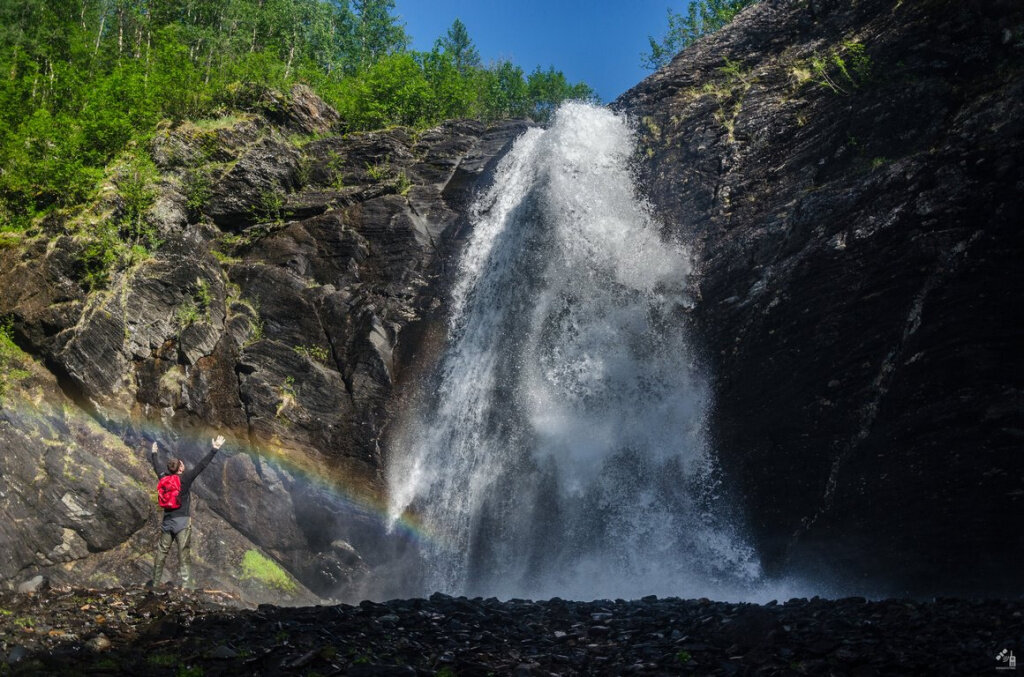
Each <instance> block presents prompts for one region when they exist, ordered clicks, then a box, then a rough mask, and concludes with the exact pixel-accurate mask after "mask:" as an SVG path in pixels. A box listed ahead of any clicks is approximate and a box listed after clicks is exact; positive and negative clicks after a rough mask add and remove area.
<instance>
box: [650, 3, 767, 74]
mask: <svg viewBox="0 0 1024 677" xmlns="http://www.w3.org/2000/svg"><path fill="white" fill-rule="evenodd" d="M755 2H757V0H692V2H690V6H689V11H688V12H687V14H686V15H685V16H684V15H682V14H679V13H678V12H674V11H672V9H671V8H670V9H669V10H668V32H667V33H665V37H663V38H662V39H661V42H660V43H659V42H658V41H657V40H655V39H654V38H653V37H651V36H648V37H647V40H648V41H649V42H650V43H651V51H650V52H647V53H645V54H641V55H640V66H641V67H642V68H647V69H649V70H657V69H658V68H661V67H662V66H665V65H667V64H668V62H669V61H671V60H672V57H674V56H675V55H676V54H678V53H679V52H681V51H682V50H683V49H685V48H686V47H688V46H690V45H691V44H693V43H694V42H696V41H697V40H698V39H699V38H700V37H702V36H704V35H707V34H709V33H714V32H715V31H717V30H718V29H719V28H721V27H722V26H724V25H726V24H727V23H729V22H730V21H732V19H733V17H734V16H736V14H738V13H739V12H740V10H742V9H743V8H745V7H747V6H749V5H752V4H754V3H755Z"/></svg>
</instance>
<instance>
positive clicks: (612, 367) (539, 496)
mask: <svg viewBox="0 0 1024 677" xmlns="http://www.w3.org/2000/svg"><path fill="white" fill-rule="evenodd" d="M633 154H634V134H633V131H632V130H631V127H630V126H629V124H627V121H626V120H625V119H624V118H623V117H621V116H618V115H616V114H614V113H612V112H610V111H608V110H606V109H602V108H598V107H594V106H589V105H583V104H567V105H564V106H563V107H562V108H561V109H560V110H559V111H558V113H557V115H556V117H555V120H554V122H553V123H552V125H551V127H550V128H549V129H547V130H540V129H532V130H530V131H528V132H526V133H525V134H524V135H523V136H522V137H520V138H519V139H518V140H517V142H516V144H515V146H514V148H513V149H512V150H511V151H510V152H509V153H508V154H507V155H506V156H505V157H504V159H503V160H502V162H501V164H500V166H499V168H498V170H497V173H496V176H495V180H494V184H493V185H492V186H491V188H490V189H489V190H488V191H487V192H486V193H485V194H482V195H480V196H479V198H478V200H477V202H476V204H475V205H474V207H473V214H472V220H473V222H474V223H473V231H472V235H471V237H470V240H469V242H468V244H467V246H466V249H465V251H464V253H463V256H462V260H461V264H460V270H459V272H458V279H457V281H456V284H455V287H454V290H453V295H452V305H451V320H450V322H451V324H450V327H449V331H450V337H449V344H448V348H447V351H446V353H445V355H444V357H443V359H442V362H441V366H440V372H439V373H438V374H437V375H436V376H435V380H433V381H431V382H430V383H429V384H427V385H426V386H425V388H426V389H427V391H428V392H426V393H425V394H424V396H423V397H422V398H421V406H419V407H418V410H417V411H415V412H411V413H410V414H408V416H407V418H406V420H405V421H404V422H403V423H402V424H401V426H400V430H401V432H400V433H399V434H398V435H396V437H397V439H396V441H395V443H394V445H393V447H392V449H391V453H390V459H391V464H390V469H389V488H390V492H391V505H390V513H391V517H392V519H397V518H399V517H400V516H401V515H403V514H405V513H407V512H408V513H411V514H412V515H414V516H415V519H417V520H419V521H420V522H421V523H422V526H423V529H424V531H425V533H426V534H427V538H426V539H424V541H423V543H422V547H423V549H424V551H423V553H422V555H423V557H424V561H425V562H426V566H427V568H428V571H427V572H426V579H427V580H426V585H427V588H428V590H427V591H428V592H429V591H432V590H440V591H443V592H446V593H449V594H468V595H496V596H499V597H531V598H542V597H550V596H556V595H557V596H561V597H567V598H577V599H583V598H586V599H595V598H602V597H624V598H630V597H638V596H642V595H647V594H657V595H662V596H666V595H675V596H685V597H699V596H709V597H712V596H713V597H719V598H721V597H738V596H739V597H745V596H747V595H746V594H744V592H743V591H744V590H749V589H750V587H751V586H752V585H755V584H756V581H757V579H758V577H759V575H760V567H759V564H758V562H757V560H756V558H755V556H754V555H753V553H752V551H751V549H750V548H749V547H748V546H747V545H746V544H745V542H744V540H743V538H742V536H741V534H740V532H739V531H738V530H737V529H735V528H734V527H733V526H732V525H733V521H732V519H731V516H730V515H729V514H727V512H723V510H725V507H726V504H727V502H726V501H722V500H720V496H719V490H720V487H719V486H718V481H717V479H716V471H715V464H714V460H713V457H712V455H711V453H710V451H711V450H710V449H709V448H708V443H707V440H706V437H705V413H706V411H707V410H708V406H709V402H708V388H707V386H706V384H705V381H704V378H703V376H702V374H701V371H700V369H699V368H698V365H697V364H696V362H695V359H694V355H693V354H692V351H691V349H690V346H689V344H688V340H687V330H686V325H687V317H686V307H687V305H688V303H689V299H688V297H687V276H688V275H689V273H690V271H691V260H690V255H689V253H688V251H687V249H686V247H684V246H683V244H681V243H679V242H671V241H666V240H665V239H664V238H663V237H662V236H661V226H660V224H659V223H657V222H656V221H655V220H654V219H653V218H652V216H651V214H650V211H649V209H648V208H647V206H646V205H645V204H644V203H643V202H642V201H641V200H640V199H639V198H638V196H637V194H636V190H635V188H634V184H633V176H632V173H631V171H630V159H631V158H632V157H633Z"/></svg>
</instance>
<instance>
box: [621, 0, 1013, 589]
mask: <svg viewBox="0 0 1024 677" xmlns="http://www.w3.org/2000/svg"><path fill="white" fill-rule="evenodd" d="M616 105H617V106H618V107H620V108H622V109H624V110H626V111H628V112H630V113H631V114H633V115H634V116H635V117H636V118H637V120H638V123H639V127H640V130H641V135H642V138H643V143H644V156H643V157H642V158H641V170H640V172H641V175H642V177H643V178H644V183H645V186H646V189H647V192H648V195H649V198H650V200H651V202H652V204H653V205H654V207H655V210H656V211H657V212H658V213H659V215H660V216H661V217H662V219H663V220H664V222H665V227H666V229H667V230H668V231H670V232H671V233H674V234H677V235H679V236H681V237H683V238H684V239H687V240H689V241H692V242H695V243H696V246H697V249H698V250H699V257H700V261H701V263H700V266H701V273H700V276H699V281H698V287H699V289H698V290H697V292H698V297H699V301H698V303H697V306H696V308H695V310H694V312H693V321H694V325H695V328H696V334H697V338H698V341H699V342H700V344H701V346H702V348H703V350H704V355H705V361H706V364H707V367H708V369H709V371H710V373H711V374H713V377H714V384H715V398H716V402H715V408H714V415H713V422H712V423H713V429H714V435H715V448H716V450H717V453H718V455H719V457H720V459H721V462H722V465H723V469H724V470H725V472H726V474H727V476H728V481H727V482H726V485H727V486H733V487H734V488H735V493H736V498H737V500H738V502H739V503H740V504H741V505H742V506H743V507H744V508H745V511H746V514H747V519H748V524H749V528H750V530H751V534H752V536H753V538H754V539H755V542H756V543H757V545H758V549H759V550H760V551H761V553H762V554H763V556H764V558H765V562H766V564H768V565H769V568H770V569H771V570H772V571H774V572H775V573H780V574H785V573H789V574H803V575H809V576H811V577H812V578H813V579H816V580H817V581H818V582H819V584H822V583H824V584H828V583H836V584H837V587H838V589H839V590H843V589H847V590H848V589H856V590H861V591H864V592H868V593H873V594H880V593H881V594H884V593H890V594H892V593H899V594H902V593H915V594H925V595H928V594H938V593H990V594H1017V593H1019V591H1020V586H1021V584H1022V583H1024V578H1022V571H1024V569H1022V568H1021V566H1020V562H1021V561H1024V537H1022V536H1021V534H1020V533H1019V529H1016V528H1015V527H1014V526H1013V525H1017V524H1020V523H1021V520H1022V518H1024V455H1022V454H1021V449H1022V446H1021V445H1022V439H1024V407H1022V387H1024V373H1022V371H1021V360H1020V346H1021V345H1024V341H1022V339H1024V332H1022V330H1021V326H1022V325H1021V323H1020V317H1019V315H1020V312H1019V310H1020V290H1021V288H1022V287H1021V283H1022V275H1021V271H1022V268H1021V264H1020V262H1021V260H1022V259H1021V253H1022V244H1024V237H1022V229H1021V226H1022V223H1024V221H1022V216H1024V210H1022V203H1024V192H1022V188H1024V163H1022V162H1021V158H1024V134H1022V132H1024V11H1022V8H1021V6H1020V3H1016V2H1010V1H1005V0H994V1H986V2H981V1H966V2H961V1H956V2H953V1H948V2H947V1H943V0H931V1H922V2H903V1H902V0H900V1H892V0H858V1H856V2H848V1H845V0H844V1H839V0H810V1H806V0H805V1H777V0H765V1H764V2H761V3H759V4H757V5H755V6H753V7H751V8H750V9H748V10H747V11H745V12H743V13H742V14H741V15H740V16H739V17H737V19H736V20H735V22H734V23H733V24H731V25H730V26H728V27H727V28H725V29H723V30H722V31H720V32H718V33H716V34H714V35H712V36H710V37H709V38H706V39H704V40H702V41H701V42H699V43H698V44H696V45H694V46H693V47H691V48H690V49H687V50H685V51H684V52H683V53H682V54H681V55H679V56H678V57H677V58H676V59H675V60H674V61H673V62H672V63H671V65H669V66H668V67H666V68H665V69H663V70H662V71H659V72H658V73H656V74H654V75H652V76H651V77H650V78H648V79H647V80H645V81H644V82H642V83H641V84H639V85H638V86H637V87H635V88H634V89H633V90H631V91H630V92H628V93H626V94H625V95H624V96H623V97H622V98H621V99H620V100H619V101H618V102H617V104H616Z"/></svg>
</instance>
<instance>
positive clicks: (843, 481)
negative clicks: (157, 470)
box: [0, 0, 1024, 601]
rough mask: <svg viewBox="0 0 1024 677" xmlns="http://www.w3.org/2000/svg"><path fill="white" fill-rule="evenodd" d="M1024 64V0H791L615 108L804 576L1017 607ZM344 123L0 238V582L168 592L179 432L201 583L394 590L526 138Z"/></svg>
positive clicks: (175, 156) (296, 130) (734, 418)
mask: <svg viewBox="0 0 1024 677" xmlns="http://www.w3.org/2000/svg"><path fill="white" fill-rule="evenodd" d="M1022 73H1024V10H1022V9H1021V8H1020V4H1019V2H1015V1H1013V0H989V1H982V0H968V1H954V0H921V1H919V2H909V1H904V0H857V1H855V2H840V1H839V0H763V1H762V2H761V3H758V4H756V5H755V6H753V7H751V8H749V9H748V10H746V11H745V12H743V13H742V14H741V15H740V16H739V17H737V19H736V20H735V22H734V23H733V24H732V25H730V26H729V27H727V28H725V29H723V30H722V31H720V32H718V33H716V34H714V35H712V36H710V37H708V38H706V39H704V40H702V41H701V42H699V43H697V44H696V45H694V46H692V47H691V48H689V49H687V50H686V51H685V52H684V53H683V54H681V55H680V56H678V57H677V58H676V59H675V61H673V63H672V64H671V65H669V66H668V67H667V68H665V69H663V70H662V71H659V72H658V73H656V74H654V75H653V76H651V77H650V78H649V79H647V80H645V81H644V82H643V83H641V84H639V85H638V86H637V87H636V88H634V89H633V90H631V91H630V92H628V93H627V94H625V95H624V96H623V97H622V98H621V99H620V100H619V101H618V102H617V103H616V104H615V105H616V106H617V107H618V108H620V109H622V110H625V111H627V112H629V113H630V114H631V115H632V116H634V117H635V119H636V121H637V124H638V127H639V129H640V136H641V140H642V144H643V146H642V149H641V151H642V152H641V156H640V157H639V158H638V167H639V175H640V178H641V179H642V183H643V186H644V190H645V191H646V193H647V195H648V198H649V200H650V202H651V204H652V205H653V206H654V207H655V209H656V211H657V212H658V214H659V216H660V218H661V220H662V221H663V222H664V224H665V230H666V233H667V234H669V235H673V236H677V237H680V238H682V239H684V240H686V241H687V242H689V243H692V244H693V245H694V246H695V248H696V250H697V254H698V257H699V266H700V269H699V271H698V274H697V275H696V276H695V285H696V288H695V289H694V297H695V306H694V308H693V310H692V312H691V313H690V318H689V320H688V321H689V322H691V323H692V325H693V327H694V332H695V339H696V341H697V342H698V344H699V346H700V347H701V350H702V354H703V361H704V363H705V367H706V369H707V371H708V373H709V374H710V375H711V377H712V379H713V386H714V398H715V404H714V410H713V419H712V421H711V427H712V430H713V433H714V446H715V449H716V453H717V455H718V457H719V459H720V462H721V465H722V469H723V471H724V473H725V479H726V482H725V483H724V485H723V486H724V487H727V488H728V490H729V491H731V492H732V493H733V498H734V500H735V502H736V504H737V505H738V506H739V507H740V508H741V509H742V511H743V513H744V514H745V517H746V523H747V527H748V529H749V531H750V536H751V538H752V540H753V542H754V543H755V544H756V546H757V549H758V550H759V552H760V554H761V556H762V559H763V561H764V563H765V564H766V566H767V568H768V570H769V572H770V573H773V574H777V575H796V576H807V577H810V578H811V579H812V580H813V581H814V584H815V585H818V586H825V588H826V589H827V586H830V585H831V586H834V591H835V592H845V591H851V592H853V591H855V592H858V593H861V594H863V593H868V594H905V593H911V594H921V595H934V594H939V593H987V594H1004V595H1005V594H1017V593H1019V590H1020V586H1021V584H1022V583H1024V580H1022V574H1021V572H1022V571H1024V569H1022V568H1021V567H1020V565H1019V563H1020V562H1021V561H1024V560H1022V557H1024V536H1021V534H1020V533H1019V529H1018V528H1017V525H1018V524H1019V523H1020V522H1021V519H1022V517H1024V456H1022V454H1021V453H1020V450H1021V443H1022V438H1024V420H1022V419H1024V407H1022V395H1021V392H1022V386H1024V374H1022V372H1021V362H1020V359H1019V357H1018V352H1019V346H1020V345H1021V344H1022V341H1021V339H1022V338H1024V336H1022V334H1024V332H1022V330H1021V329H1020V322H1019V318H1018V317H1017V316H1018V315H1019V312H1018V309H1019V306H1020V301H1019V293H1020V291H1019V290H1020V289H1021V282H1022V279H1021V267H1020V260H1021V249H1022V234H1021V232H1022V231H1021V228H1020V226H1021V223H1022V202H1024V197H1022V196H1024V164H1022V163H1021V161H1020V158H1021V157H1024V154H1022V150H1024V149H1022V147H1021V146H1022V127H1024V77H1022ZM340 125H341V121H339V120H338V119H337V115H336V114H335V113H334V112H333V111H332V110H330V109H329V108H328V107H326V106H324V105H323V103H322V102H320V101H319V100H318V99H317V98H316V97H315V96H313V95H312V94H311V93H310V92H309V91H308V90H305V89H303V88H298V89H296V90H295V91H293V92H291V93H289V94H288V95H287V96H283V95H268V96H267V97H266V98H265V99H264V100H263V101H262V102H261V103H260V104H259V105H258V106H256V107H255V108H254V109H253V110H249V111H246V112H242V113H237V114H232V115H226V116H225V117H223V118H221V119H218V120H209V121H201V122H196V123H190V122H184V123H181V124H177V125H173V126H170V125H167V126H164V127H162V128H161V129H159V130H158V131H157V133H156V134H155V136H154V138H153V140H152V143H151V146H150V147H149V148H148V149H147V154H148V155H149V156H150V157H152V159H153V161H154V162H155V165H156V174H155V178H154V179H153V181H154V184H153V191H152V199H151V200H150V201H148V202H147V203H146V208H145V210H143V211H142V212H141V213H136V212H137V207H138V201H137V199H135V201H133V198H132V191H131V190H130V188H131V185H132V180H133V179H132V175H131V172H130V171H129V170H127V169H125V168H123V167H121V168H119V167H113V168H112V169H111V172H110V175H109V176H108V180H107V182H106V184H105V187H104V190H103V191H101V194H100V197H99V198H98V200H97V201H96V202H95V203H93V204H91V205H89V206H88V207H87V208H84V209H81V210H78V211H75V212H72V213H63V214H60V215H55V216H51V217H50V218H47V219H46V220H45V221H44V222H43V223H41V224H39V227H38V228H36V229H35V230H31V231H29V232H27V233H24V234H21V235H9V234H5V235H4V236H3V238H2V239H0V319H3V320H4V321H5V322H6V324H5V325H4V326H6V327H9V330H5V331H4V332H3V336H0V377H2V379H0V396H2V397H3V409H2V411H0V450H2V455H0V534H2V536H3V542H4V543H5V544H9V545H8V547H5V548H4V550H3V552H2V553H0V579H2V580H4V581H5V582H8V583H11V582H17V581H19V580H21V579H23V578H27V577H28V576H30V575H33V574H35V573H45V574H47V575H49V576H50V577H51V578H53V579H55V580H57V581H66V582H74V583H80V584H81V583H84V584H90V585H106V584H112V583H117V582H125V583H140V582H142V581H144V580H145V579H146V578H148V575H149V564H150V562H151V559H150V554H151V548H152V545H153V543H152V539H153V536H154V534H155V532H156V508H155V505H154V503H153V500H152V487H151V485H152V484H153V478H152V471H151V469H150V468H148V467H147V460H146V458H145V453H146V449H147V448H148V446H149V443H150V440H153V439H156V440H158V441H159V442H161V444H162V445H163V448H164V450H165V453H171V454H176V455H181V456H183V457H184V458H185V459H186V461H188V462H194V461H195V460H197V459H198V458H199V456H200V455H201V454H202V453H203V447H204V446H205V445H206V444H207V440H208V439H209V437H210V436H211V435H212V434H214V433H215V432H216V431H220V432H223V433H225V434H227V435H228V437H229V443H228V445H227V447H226V449H225V451H224V452H223V453H222V454H220V455H219V456H218V458H217V459H216V460H215V461H214V463H213V465H212V466H211V467H210V468H209V469H208V470H207V471H206V473H204V474H203V475H202V477H201V480H200V481H199V482H198V483H197V494H198V497H199V505H198V511H199V519H198V520H197V525H198V528H199V529H200V532H199V537H198V538H197V541H198V544H197V550H198V559H199V560H200V561H199V562H198V564H199V567H198V568H199V576H200V579H201V580H203V581H204V582H205V583H207V584H215V585H217V586H219V587H223V588H226V589H229V590H234V591H237V592H240V593H242V594H243V595H245V596H248V597H249V598H256V599H263V598H266V597H267V596H268V595H277V596H279V597H280V596H283V597H285V598H288V599H291V600H292V601H309V600H312V599H315V597H316V596H317V595H339V596H344V597H350V598H351V597H360V596H361V595H363V594H364V593H365V592H366V590H367V589H366V587H365V586H366V585H367V584H368V582H369V581H377V582H379V581H381V580H388V579H389V578H393V577H391V576H389V575H387V574H384V573H382V571H383V570H385V569H386V567H387V566H388V563H389V562H393V561H395V560H396V559H401V558H402V557H405V556H407V554H408V553H407V551H406V549H405V542H404V540H403V538H402V535H401V531H400V530H399V531H397V532H396V533H395V534H388V533H387V532H386V529H385V525H384V524H383V522H382V519H381V517H380V507H379V506H380V505H381V503H380V500H381V498H382V492H383V487H382V469H383V467H384V464H385V461H386V459H385V458H384V454H385V451H384V450H383V449H382V442H381V440H382V439H385V438H386V434H387V430H388V423H389V422H390V421H391V420H392V419H393V414H394V412H395V411H396V410H397V409H398V408H400V407H401V406H402V402H403V400H402V396H403V385H404V384H406V383H409V382H412V381H413V380H415V379H414V377H415V376H416V375H417V374H418V373H419V370H421V369H424V368H426V367H427V366H429V363H430V360H431V357H432V355H433V353H434V351H435V350H436V346H438V345H440V342H441V341H443V338H444V336H443V325H441V324H440V323H439V322H438V321H437V320H438V318H439V317H440V316H441V314H443V312H444V306H445V301H446V295H445V289H446V281H447V280H448V279H449V271H450V270H451V266H450V265H449V262H450V258H451V256H452V255H453V252H454V251H455V249H456V247H457V243H458V237H459V231H460V228H461V226H462V224H463V214H464V212H465V208H466V206H467V204H468V202H469V200H470V198H471V196H472V193H473V191H474V190H475V188H476V187H477V186H478V185H479V183H480V181H481V180H485V179H486V177H487V174H488V171H489V169H490V168H491V167H492V166H493V164H494V163H495V162H496V159H497V158H498V157H499V156H500V155H501V154H502V152H503V151H504V149H505V148H507V147H508V145H509V143H510V142H511V140H512V139H513V138H514V137H515V136H516V135H517V134H518V133H519V132H520V131H521V130H522V129H523V125H522V124H518V123H505V124H501V125H497V126H494V127H489V128H488V127H485V126H483V125H481V124H478V123H474V122H451V123H448V124H445V125H442V126H441V127H438V128H436V129H432V130H429V131H427V132H424V133H421V134H416V133H413V132H411V131H409V130H404V129H393V130H388V131H384V132H376V133H365V134H351V135H342V134H340V133H338V130H339V128H340ZM137 194H138V191H136V192H135V197H136V198H137ZM133 210H135V211H133ZM126 224H128V226H130V227H126ZM132 224H134V225H132ZM111 225H113V229H114V233H117V232H118V231H119V230H120V232H121V233H122V234H124V233H125V232H129V233H131V232H136V231H138V230H139V229H140V228H141V230H142V231H145V232H149V233H151V234H152V236H153V237H152V238H151V240H150V242H149V246H148V247H146V248H142V247H140V246H138V244H139V243H138V241H136V247H135V248H134V249H133V248H131V247H130V246H128V244H130V243H121V244H117V243H113V242H111V241H110V239H109V237H108V235H109V233H110V232H111V231H110V227H111ZM133 229H134V230H133ZM105 233H106V235H105ZM157 241H159V246H156V247H155V246H154V245H155V244H157ZM107 254H111V256H109V257H107V258H104V256H105V255H107ZM97 261H100V262H104V261H105V262H106V263H105V264H104V265H105V267H101V268H100V269H97ZM112 261H113V263H111V262H112ZM7 335H10V336H11V337H13V340H14V341H13V343H11V342H8V341H6V340H2V339H3V338H4V336H7ZM250 551H256V552H257V553H263V554H266V555H269V556H270V558H271V559H273V560H274V561H276V562H277V563H278V564H280V565H283V567H284V569H285V570H286V574H285V575H284V577H283V579H282V578H277V577H274V576H269V575H266V572H264V573H263V574H262V575H261V574H260V573H259V572H256V571H253V570H250V569H245V568H244V567H243V566H242V563H243V562H244V561H245V558H246V556H247V555H248V554H249V553H250ZM393 582H394V588H393V589H391V590H387V589H383V588H375V589H374V593H375V594H377V595H381V596H384V595H388V594H390V593H392V592H401V591H407V590H409V589H410V588H409V587H403V586H404V585H405V581H402V580H394V581H393Z"/></svg>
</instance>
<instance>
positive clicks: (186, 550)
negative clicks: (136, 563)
mask: <svg viewBox="0 0 1024 677" xmlns="http://www.w3.org/2000/svg"><path fill="white" fill-rule="evenodd" d="M172 541H173V542H175V543H177V544H178V567H179V568H180V569H181V584H182V586H183V587H186V588H191V587H192V522H191V520H190V521H189V523H188V526H187V527H185V528H184V529H182V530H181V531H179V532H178V533H176V534H175V533H171V532H170V531H161V532H160V544H159V545H158V546H157V548H156V561H154V562H153V585H160V582H161V581H160V579H161V578H163V575H164V560H165V559H167V553H168V552H170V551H171V542H172Z"/></svg>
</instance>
